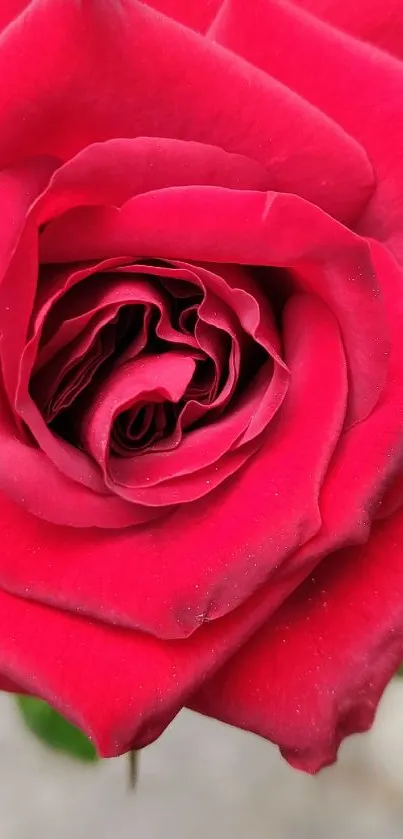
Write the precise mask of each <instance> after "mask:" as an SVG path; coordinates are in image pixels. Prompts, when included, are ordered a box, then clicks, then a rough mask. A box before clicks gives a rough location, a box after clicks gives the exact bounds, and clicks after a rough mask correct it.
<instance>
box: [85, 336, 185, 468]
mask: <svg viewBox="0 0 403 839" xmlns="http://www.w3.org/2000/svg"><path fill="white" fill-rule="evenodd" d="M195 366H196V365H195V362H194V360H193V358H191V357H190V356H189V355H187V354H185V353H180V352H168V353H165V354H164V355H148V354H143V355H140V356H139V357H138V358H136V359H134V360H133V361H131V362H128V363H127V364H124V365H121V366H120V365H119V366H118V367H117V368H116V369H114V370H112V372H111V373H110V375H109V376H108V377H107V378H106V379H105V380H104V381H103V382H102V383H101V384H100V387H99V389H98V388H97V390H96V393H95V394H93V396H92V398H90V402H89V405H88V407H87V409H84V412H83V418H82V426H81V432H80V433H81V436H82V439H83V442H84V445H85V447H86V449H88V451H89V452H90V453H91V455H92V456H93V458H94V459H95V461H96V462H98V463H99V464H100V466H101V467H102V468H103V469H105V470H107V471H109V464H108V454H109V446H110V434H111V429H112V425H113V423H114V421H115V420H116V418H117V417H118V416H119V414H120V413H122V412H123V411H126V410H127V409H128V408H131V407H132V406H134V405H136V404H142V403H144V402H151V403H153V402H162V401H168V402H173V403H177V402H179V400H180V399H181V398H182V397H183V394H184V393H185V391H186V388H187V387H188V384H189V382H190V380H191V378H192V375H193V373H194V370H195ZM144 456H146V455H144ZM157 457H158V459H160V458H161V456H160V455H158V456H157ZM116 459H117V462H118V463H120V462H122V463H126V462H127V461H126V460H125V459H124V460H120V459H119V458H116ZM142 459H143V458H140V459H139V460H138V465H140V463H141V461H142ZM134 460H135V461H136V462H137V458H134Z"/></svg>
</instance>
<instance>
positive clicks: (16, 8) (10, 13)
mask: <svg viewBox="0 0 403 839" xmlns="http://www.w3.org/2000/svg"><path fill="white" fill-rule="evenodd" d="M30 2H31V0H2V2H1V6H0V34H1V31H2V29H5V28H6V26H8V24H9V23H12V21H13V20H15V19H16V18H17V17H18V15H20V14H21V13H22V12H23V11H24V9H26V8H27V6H28V5H29V3H30Z"/></svg>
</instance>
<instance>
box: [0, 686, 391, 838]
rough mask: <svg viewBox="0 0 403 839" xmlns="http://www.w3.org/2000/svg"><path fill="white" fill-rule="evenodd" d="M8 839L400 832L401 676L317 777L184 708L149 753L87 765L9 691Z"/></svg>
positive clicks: (3, 828)
mask: <svg viewBox="0 0 403 839" xmlns="http://www.w3.org/2000/svg"><path fill="white" fill-rule="evenodd" d="M0 772H1V778H0V838H1V839H72V838H73V837H74V839H129V837H130V839H132V837H138V838H139V839H206V838H207V837H208V838H209V837H212V839H241V837H242V839H265V837H268V838H269V837H270V839H273V837H274V838H275V839H336V837H337V839H339V837H342V839H403V680H401V681H397V680H396V681H395V682H394V683H393V684H392V685H390V687H389V688H388V690H387V692H386V694H385V696H384V699H383V701H382V704H381V707H380V709H379V712H378V716H377V721H376V724H375V727H374V728H373V730H372V732H371V733H370V734H367V735H360V736H356V737H353V738H350V739H349V741H347V743H345V745H344V746H343V747H342V750H341V754H340V758H339V762H338V764H337V765H336V766H334V767H330V768H329V769H326V770H324V771H323V772H322V773H321V774H320V775H319V776H317V777H316V778H311V777H308V776H305V775H303V774H301V773H299V772H297V771H296V770H293V769H291V768H290V767H289V766H288V765H287V764H286V763H285V762H284V761H283V760H282V758H281V757H280V755H279V753H278V751H277V750H276V748H275V747H274V746H272V745H271V744H270V743H266V742H264V741H263V740H259V739H258V738H256V737H254V736H252V735H249V734H246V733H245V732H241V731H236V730H234V729H232V728H229V727H227V726H224V725H221V724H220V723H217V722H214V721H213V720H208V719H204V718H203V717H200V716H198V715H196V714H192V713H190V712H183V713H182V714H181V715H180V716H179V717H178V718H177V720H176V721H175V722H174V723H173V724H172V725H171V726H170V728H169V729H168V731H167V732H166V733H165V735H164V736H163V737H162V738H161V739H160V740H159V741H158V742H157V743H155V744H154V745H153V746H150V747H149V748H148V749H146V750H145V751H143V753H142V755H141V763H140V780H139V784H138V787H137V791H136V793H131V792H130V791H129V790H128V765H127V759H126V758H118V759H116V760H106V761H103V762H102V763H100V764H99V765H95V766H91V765H83V764H80V763H78V762H75V761H74V760H72V759H70V758H68V757H64V756H61V755H58V754H55V753H53V752H52V751H50V750H48V749H47V748H46V747H45V746H42V745H41V744H40V743H38V742H37V741H36V740H35V739H34V737H33V736H32V735H30V734H29V733H28V732H27V731H26V730H25V729H24V727H23V725H22V723H21V722H20V720H19V718H18V716H17V713H16V711H15V709H14V705H13V702H12V700H11V699H10V697H8V696H6V695H4V694H3V695H0Z"/></svg>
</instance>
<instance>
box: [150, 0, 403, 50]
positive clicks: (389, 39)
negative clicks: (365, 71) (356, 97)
mask: <svg viewBox="0 0 403 839" xmlns="http://www.w3.org/2000/svg"><path fill="white" fill-rule="evenodd" d="M293 2H294V3H296V5H297V6H301V7H302V8H303V9H305V10H306V11H307V12H312V14H314V15H317V16H318V17H320V18H323V20H325V21H327V22H328V23H331V24H332V25H333V26H337V27H338V28H340V29H344V30H345V31H346V32H350V33H351V35H355V36H356V37H357V38H362V39H363V40H364V41H371V42H372V43H373V44H376V45H377V46H378V47H382V49H385V50H389V51H390V52H392V53H395V54H396V55H398V56H400V57H402V56H403V17H402V5H401V2H400V0H386V2H385V0H365V3H358V4H355V3H344V2H343V0H293ZM162 11H163V10H162Z"/></svg>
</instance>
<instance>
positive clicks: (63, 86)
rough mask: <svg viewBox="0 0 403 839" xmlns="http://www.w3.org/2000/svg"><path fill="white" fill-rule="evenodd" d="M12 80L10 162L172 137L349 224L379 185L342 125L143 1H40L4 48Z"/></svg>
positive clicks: (1, 155) (5, 116) (1, 67)
mask: <svg viewBox="0 0 403 839" xmlns="http://www.w3.org/2000/svg"><path fill="white" fill-rule="evenodd" d="M89 33H90V37H89ZM116 56H119V60H118V61H117V60H116ZM0 78H4V79H6V80H7V84H6V85H4V86H3V87H2V88H1V90H0V112H1V115H2V131H1V137H0V164H2V165H4V163H5V162H6V161H7V160H10V159H19V158H20V157H21V156H26V155H29V154H33V153H36V152H40V151H45V150H46V151H47V152H50V151H51V152H52V154H56V155H57V156H60V157H62V158H63V159H66V158H69V157H71V155H72V154H74V153H75V152H77V151H79V150H80V149H82V148H84V147H85V146H87V145H88V144H89V143H93V142H95V141H97V140H105V139H109V138H111V137H133V136H166V137H175V138H177V139H184V140H198V141H201V142H206V143H211V144H213V145H217V146H220V147H221V148H223V149H225V150H226V151H230V152H235V153H239V154H244V155H246V156H248V157H252V158H253V159H255V160H257V161H259V162H260V163H261V164H262V165H263V166H265V167H267V168H268V169H269V172H270V176H271V181H272V187H273V188H277V189H281V190H285V191H290V192H297V193H298V194H300V195H303V196H304V197H306V198H308V199H309V200H312V201H313V202H315V203H317V204H319V205H320V206H323V207H324V208H325V209H326V210H328V211H330V212H331V213H332V214H333V215H334V216H336V217H340V218H342V219H343V220H346V221H351V220H352V219H355V218H356V217H357V214H358V213H359V212H360V210H361V209H362V208H363V206H364V205H365V203H366V201H367V199H368V197H369V195H370V193H371V190H372V187H373V172H372V168H371V166H370V163H369V160H368V158H367V156H366V153H365V151H364V150H363V149H362V148H361V147H360V146H359V144H357V143H356V142H355V141H354V140H353V139H352V138H351V137H349V136H348V135H347V134H346V133H345V132H344V131H343V129H341V128H340V126H339V125H337V124H336V123H334V122H332V120H330V119H328V118H327V117H326V116H324V115H323V114H322V113H321V112H320V111H318V110H317V109H315V108H313V107H311V106H310V105H309V104H308V103H307V102H304V101H303V100H302V99H300V98H299V97H298V96H296V95H295V94H294V93H293V92H292V91H290V90H288V89H287V88H286V87H283V86H282V85H281V84H279V83H278V82H276V81H274V80H273V79H270V78H268V77H267V76H266V75H265V74H263V73H260V72H259V71H257V70H256V69H255V68H253V67H252V66H251V65H248V64H247V63H245V62H244V61H242V60H241V59H239V58H238V57H237V56H235V55H233V54H231V53H229V52H228V51H226V50H222V49H221V48H219V47H217V46H215V45H214V44H212V43H210V42H208V41H207V40H206V39H205V38H202V37H201V36H199V35H197V34H196V33H194V32H193V31H192V30H191V29H188V28H186V27H184V26H181V25H180V24H177V23H175V22H174V21H172V20H170V19H169V18H167V17H165V16H163V15H159V14H158V13H157V12H155V11H154V10H152V9H150V8H149V7H148V6H145V5H142V4H140V3H137V2H135V0H115V2H114V3H108V2H105V0H101V2H100V0H77V2H74V3H72V2H71V0H52V2H51V3H50V4H49V3H45V4H44V3H43V2H41V0H33V1H32V3H31V5H30V6H29V8H28V10H27V12H26V14H25V15H24V16H23V19H21V21H17V23H16V25H15V26H13V27H11V28H10V29H8V30H7V31H6V32H5V34H4V36H3V42H2V43H0ZM161 90H163V91H164V95H163V96H161ZM21 126H23V130H22V128H21ZM341 182H343V183H344V185H345V186H344V189H343V190H342V191H341V190H339V188H338V187H339V184H340V183H341Z"/></svg>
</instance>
